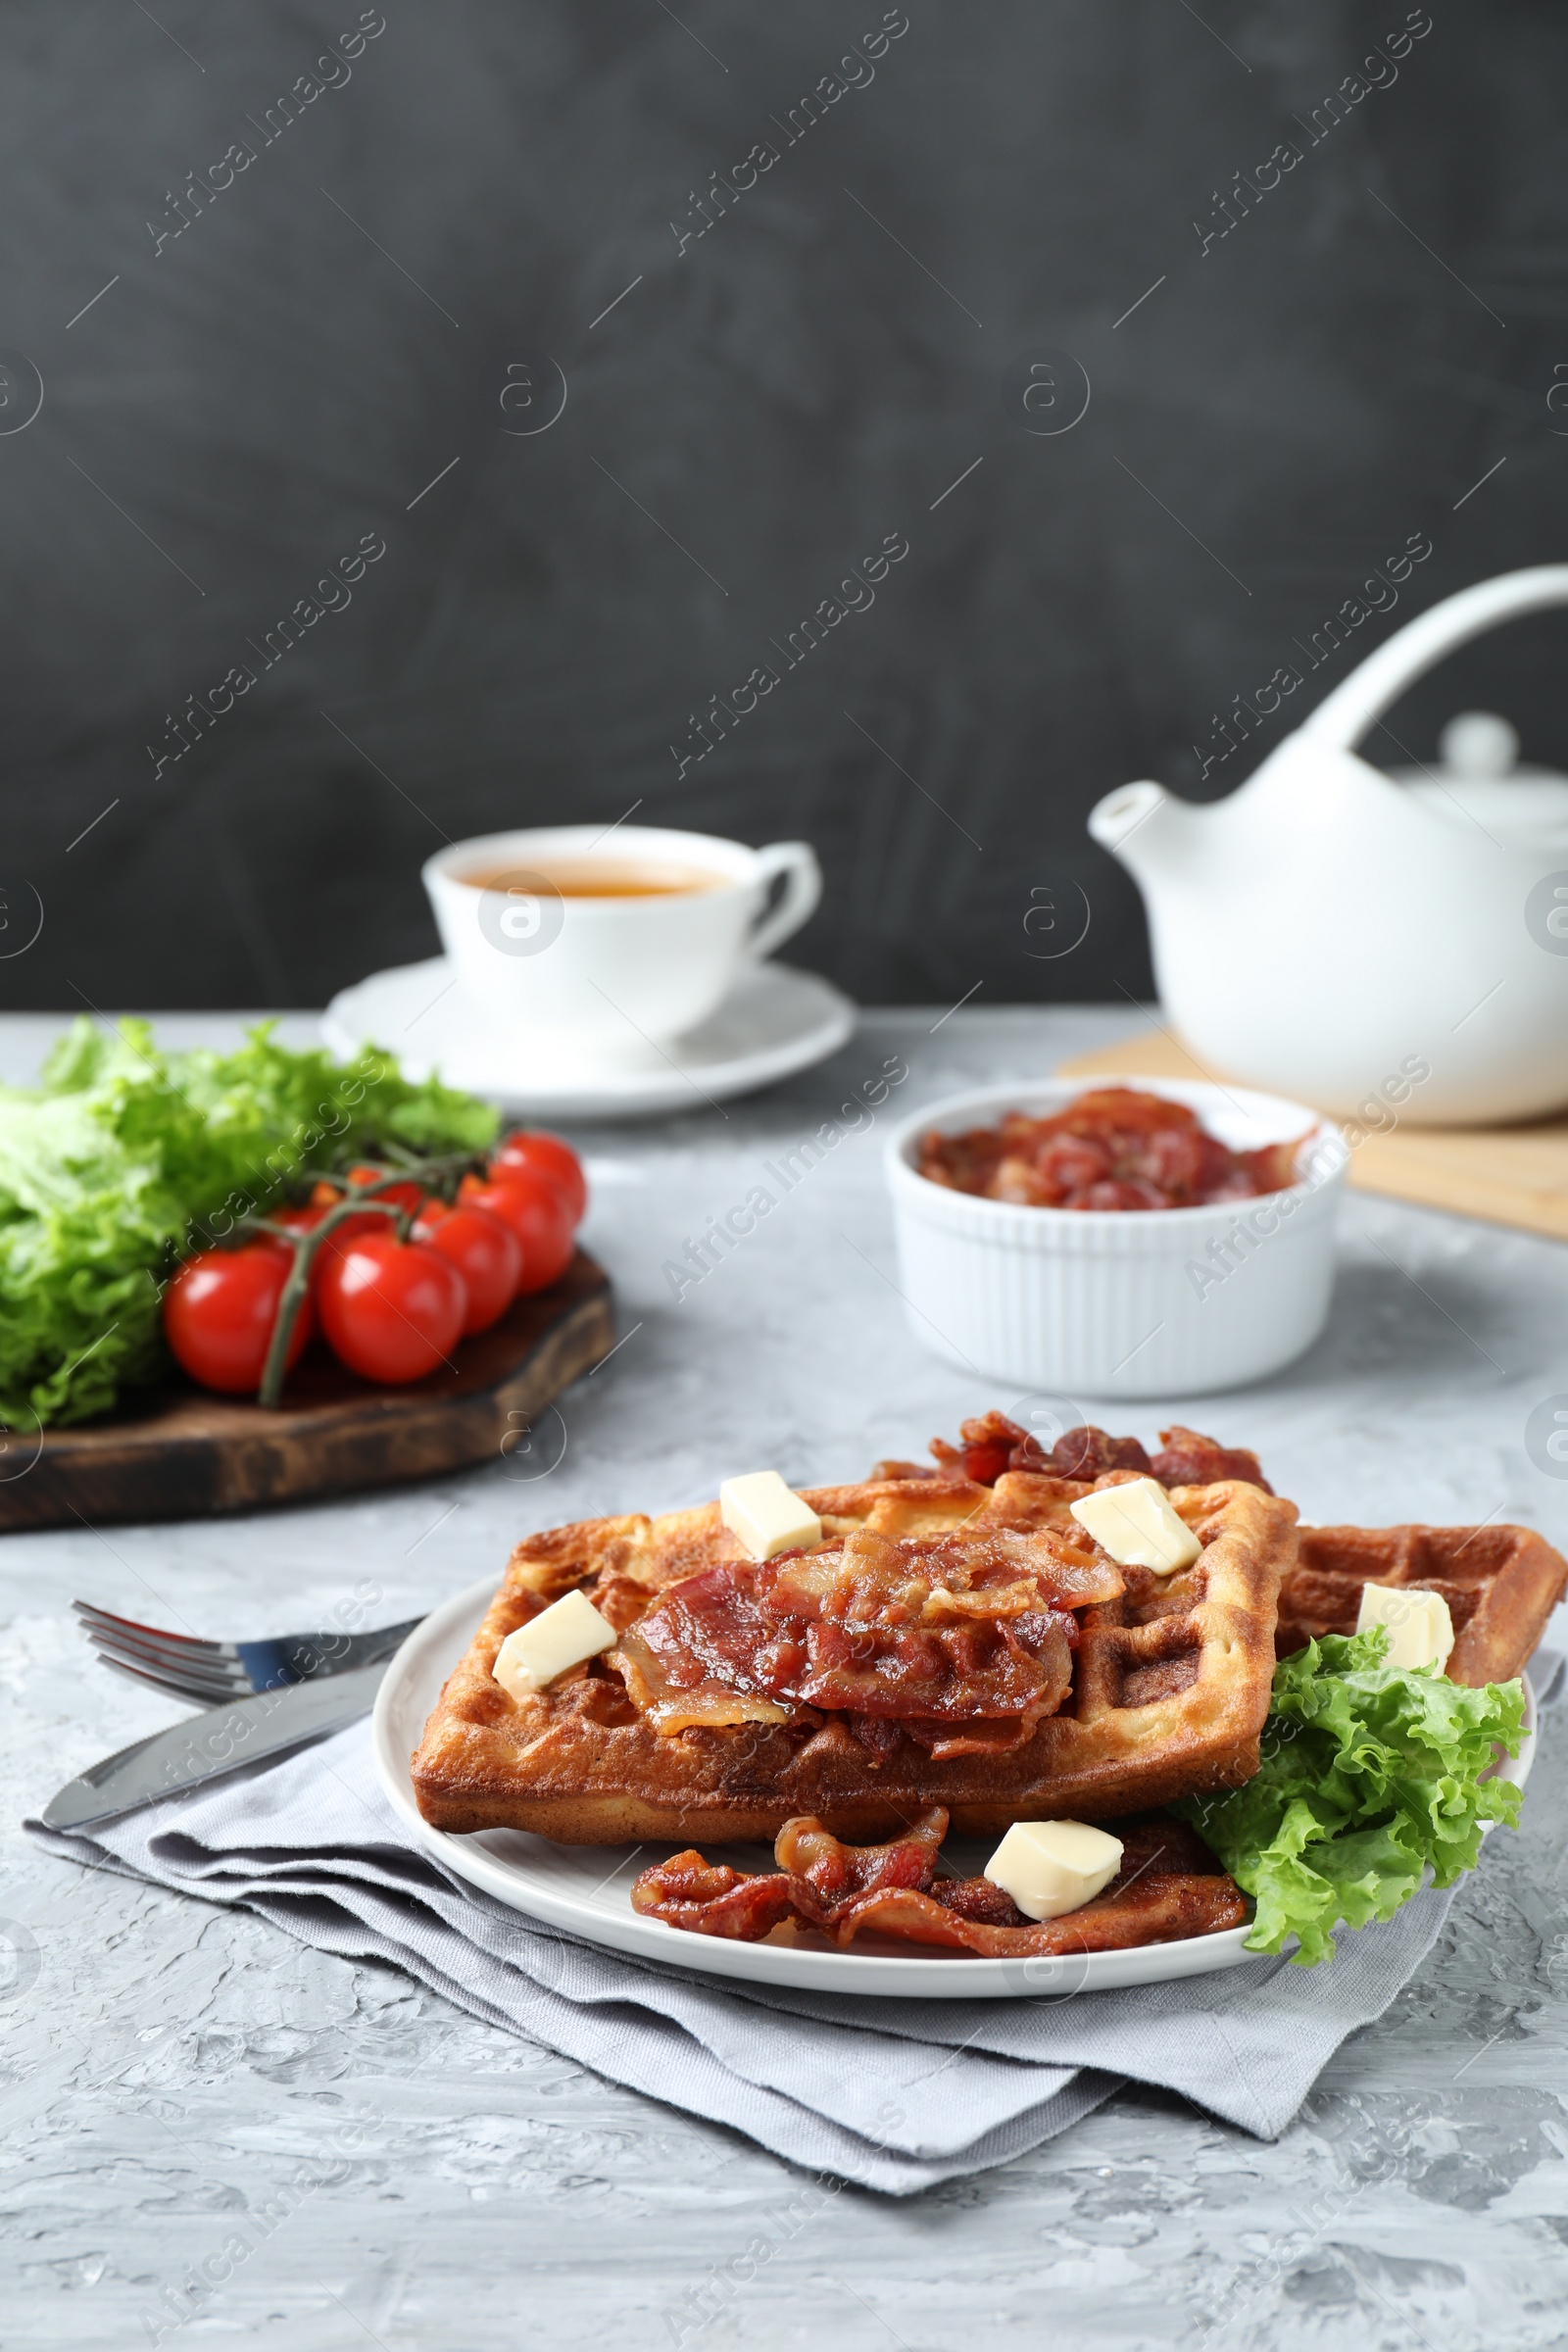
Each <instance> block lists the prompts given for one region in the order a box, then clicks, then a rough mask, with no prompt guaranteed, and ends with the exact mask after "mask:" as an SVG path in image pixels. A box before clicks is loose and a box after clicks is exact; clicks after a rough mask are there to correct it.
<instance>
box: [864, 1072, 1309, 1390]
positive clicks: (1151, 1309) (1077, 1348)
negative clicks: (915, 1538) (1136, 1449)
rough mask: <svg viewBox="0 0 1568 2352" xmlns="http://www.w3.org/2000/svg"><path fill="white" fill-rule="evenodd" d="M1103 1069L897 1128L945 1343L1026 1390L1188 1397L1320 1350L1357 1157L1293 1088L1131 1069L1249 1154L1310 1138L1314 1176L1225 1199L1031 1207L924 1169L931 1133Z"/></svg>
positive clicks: (1303, 1166) (921, 1255)
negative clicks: (1338, 1231) (1150, 1205)
mask: <svg viewBox="0 0 1568 2352" xmlns="http://www.w3.org/2000/svg"><path fill="white" fill-rule="evenodd" d="M1095 1083H1096V1082H1095V1081H1093V1080H1090V1081H1085V1080H1084V1079H1081V1078H1079V1079H1067V1078H1059V1079H1057V1078H1048V1079H1043V1080H1034V1081H1020V1082H1016V1083H1014V1084H1013V1085H1011V1086H988V1087H985V1088H983V1089H981V1090H980V1091H978V1092H976V1093H974V1094H966V1095H950V1096H948V1097H947V1098H946V1099H945V1100H944V1101H942V1102H940V1103H931V1104H930V1105H929V1106H928V1107H927V1108H926V1109H924V1110H921V1111H917V1112H916V1113H915V1114H914V1115H913V1116H912V1117H910V1118H908V1119H907V1120H905V1122H904V1124H903V1125H902V1126H901V1127H900V1128H899V1129H898V1130H897V1132H896V1133H895V1134H894V1135H892V1136H891V1137H890V1138H889V1140H888V1144H887V1149H886V1169H887V1179H888V1185H889V1189H890V1190H891V1192H892V1195H893V1215H894V1223H895V1227H896V1230H897V1235H898V1247H899V1262H900V1266H901V1269H902V1271H901V1277H900V1280H901V1287H902V1289H903V1292H904V1298H905V1302H906V1305H907V1309H908V1319H909V1326H910V1329H911V1330H912V1331H914V1332H915V1333H916V1334H917V1336H918V1337H919V1338H920V1339H922V1340H923V1341H924V1342H925V1343H926V1345H927V1346H928V1347H930V1348H935V1349H936V1351H937V1352H938V1354H940V1355H944V1356H946V1357H948V1358H949V1360H950V1361H951V1362H953V1363H956V1364H961V1365H963V1366H964V1367H965V1368H966V1369H967V1370H969V1371H971V1372H979V1373H984V1374H985V1375H986V1376H987V1377H989V1378H992V1379H997V1380H1002V1381H1005V1382H1007V1383H1009V1384H1010V1385H1012V1386H1014V1387H1016V1388H1018V1389H1021V1390H1025V1391H1050V1392H1054V1393H1056V1394H1061V1395H1067V1396H1071V1397H1081V1396H1089V1397H1174V1396H1187V1395H1202V1394H1206V1393H1207V1392H1208V1391H1209V1390H1212V1389H1230V1388H1237V1387H1240V1386H1241V1385H1242V1384H1243V1383H1244V1382H1247V1381H1252V1380H1261V1379H1263V1378H1265V1377H1266V1375H1267V1374H1268V1373H1270V1372H1277V1371H1278V1370H1279V1368H1280V1366H1281V1365H1282V1364H1288V1363H1290V1362H1291V1361H1292V1359H1293V1358H1294V1357H1296V1356H1298V1355H1299V1354H1300V1353H1301V1351H1302V1350H1303V1348H1309V1347H1310V1346H1311V1344H1312V1342H1313V1341H1314V1340H1315V1339H1316V1338H1317V1335H1318V1333H1319V1332H1320V1331H1321V1330H1322V1328H1323V1325H1324V1322H1325V1320H1326V1318H1327V1315H1328V1309H1329V1294H1330V1291H1331V1289H1332V1286H1333V1280H1334V1218H1335V1212H1336V1209H1337V1208H1338V1205H1339V1199H1340V1194H1341V1192H1342V1191H1343V1189H1344V1184H1345V1172H1346V1168H1347V1166H1348V1160H1349V1152H1348V1146H1347V1145H1346V1142H1345V1138H1344V1136H1343V1135H1342V1134H1341V1132H1340V1130H1339V1128H1338V1127H1336V1126H1335V1125H1334V1124H1333V1122H1332V1121H1329V1120H1325V1119H1324V1118H1322V1117H1321V1116H1320V1114H1319V1113H1318V1112H1317V1111H1315V1110H1311V1109H1309V1108H1307V1106H1306V1105H1305V1104H1304V1103H1291V1102H1287V1101H1286V1100H1285V1099H1284V1098H1283V1097H1282V1096H1279V1095H1260V1094H1253V1093H1251V1092H1250V1091H1248V1090H1246V1089H1243V1088H1240V1087H1221V1086H1206V1085H1201V1084H1198V1083H1196V1082H1193V1083H1189V1082H1187V1081H1185V1080H1181V1079H1174V1078H1118V1079H1115V1080H1105V1081H1103V1083H1104V1084H1107V1085H1109V1084H1115V1085H1123V1086H1129V1087H1135V1088H1138V1089H1140V1090H1141V1091H1144V1092H1147V1093H1149V1094H1154V1095H1164V1096H1167V1097H1168V1098H1169V1099H1170V1100H1172V1101H1174V1102H1177V1103H1186V1104H1188V1106H1189V1107H1190V1108H1191V1109H1193V1110H1195V1111H1196V1112H1197V1113H1198V1115H1199V1117H1200V1119H1201V1121H1202V1123H1203V1125H1204V1126H1205V1127H1206V1128H1207V1129H1208V1130H1209V1132H1210V1134H1212V1135H1217V1136H1218V1137H1219V1138H1220V1140H1221V1142H1222V1143H1226V1144H1229V1145H1230V1146H1231V1148H1232V1149H1233V1150H1236V1151H1242V1150H1250V1149H1253V1148H1255V1147H1256V1146H1257V1145H1259V1144H1273V1143H1282V1142H1285V1141H1287V1140H1289V1139H1290V1138H1291V1137H1293V1136H1298V1135H1300V1136H1304V1137H1305V1138H1306V1141H1305V1142H1304V1143H1303V1146H1302V1149H1301V1152H1300V1154H1299V1159H1298V1163H1297V1164H1298V1166H1299V1169H1300V1172H1301V1181H1300V1182H1299V1183H1297V1184H1295V1185H1292V1186H1291V1187H1290V1188H1289V1189H1288V1190H1287V1191H1285V1192H1280V1193H1268V1194H1264V1195H1261V1196H1260V1197H1259V1198H1258V1199H1257V1200H1255V1201H1225V1202H1223V1203H1222V1204H1221V1205H1219V1206H1216V1207H1212V1208H1165V1209H1158V1208H1156V1209H1134V1210H1124V1209H1065V1208H1026V1207H1021V1206H1015V1205H1014V1204H1013V1203H1011V1202H1010V1201H986V1200H981V1199H978V1198H976V1197H975V1196H974V1195H972V1194H969V1193H956V1192H950V1191H949V1190H948V1188H947V1187H946V1186H945V1185H940V1184H932V1183H931V1182H930V1181H929V1180H928V1179H927V1178H926V1177H924V1176H921V1175H919V1174H917V1172H916V1165H915V1163H916V1160H917V1157H918V1152H919V1142H920V1138H921V1136H922V1135H925V1134H927V1133H928V1132H929V1131H930V1130H931V1129H932V1128H937V1129H939V1130H940V1131H941V1132H942V1133H944V1134H947V1135H957V1134H961V1133H962V1132H963V1131H964V1130H965V1129H966V1128H970V1127H989V1126H993V1125H995V1123H996V1122H997V1120H998V1119H1000V1118H1001V1116H1002V1114H1003V1113H1004V1112H1005V1111H1008V1110H1022V1111H1026V1112H1028V1113H1030V1114H1031V1115H1032V1116H1034V1117H1045V1116H1049V1115H1050V1114H1051V1113H1052V1112H1054V1111H1057V1110H1060V1109H1062V1108H1063V1107H1064V1106H1065V1105H1066V1104H1067V1103H1070V1102H1072V1101H1073V1100H1074V1099H1075V1098H1076V1097H1077V1096H1079V1095H1081V1094H1084V1093H1085V1092H1087V1091H1088V1088H1089V1087H1090V1086H1092V1085H1094V1084H1095Z"/></svg>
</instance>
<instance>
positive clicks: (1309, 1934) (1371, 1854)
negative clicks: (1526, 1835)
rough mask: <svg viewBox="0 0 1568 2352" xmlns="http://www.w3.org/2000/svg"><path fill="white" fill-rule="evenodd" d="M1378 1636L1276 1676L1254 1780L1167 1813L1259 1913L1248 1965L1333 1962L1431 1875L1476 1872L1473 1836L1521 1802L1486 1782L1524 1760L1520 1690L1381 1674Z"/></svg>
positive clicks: (1437, 1880)
mask: <svg viewBox="0 0 1568 2352" xmlns="http://www.w3.org/2000/svg"><path fill="white" fill-rule="evenodd" d="M1387 1647H1388V1633H1387V1630H1386V1628H1384V1627H1382V1626H1372V1627H1369V1628H1368V1630H1367V1631H1366V1632H1365V1633H1364V1634H1350V1635H1340V1634H1325V1635H1324V1636H1323V1638H1322V1640H1321V1641H1318V1642H1308V1643H1307V1645H1306V1647H1305V1648H1304V1649H1300V1650H1298V1651H1297V1652H1296V1653H1295V1655H1294V1656H1292V1657H1289V1658H1284V1659H1282V1660H1281V1661H1280V1663H1279V1665H1278V1666H1277V1667H1276V1668H1275V1670H1274V1690H1273V1696H1272V1701H1271V1705H1270V1710H1269V1716H1268V1721H1267V1723H1266V1724H1265V1725H1264V1727H1263V1737H1262V1742H1261V1744H1262V1755H1263V1761H1262V1765H1261V1768H1260V1769H1259V1771H1258V1772H1257V1773H1256V1774H1255V1775H1254V1777H1253V1778H1252V1779H1251V1780H1250V1781H1249V1782H1247V1783H1246V1784H1245V1786H1244V1787H1242V1788H1240V1789H1232V1790H1230V1791H1229V1792H1228V1793H1226V1794H1225V1795H1222V1796H1200V1797H1188V1798H1187V1799H1185V1800H1184V1801H1183V1802H1182V1803H1181V1804H1178V1805H1176V1806H1174V1807H1173V1808H1172V1810H1173V1811H1174V1812H1177V1813H1180V1814H1181V1815H1182V1816H1183V1817H1184V1818H1185V1819H1186V1820H1188V1821H1190V1822H1191V1823H1192V1824H1193V1827H1194V1828H1195V1829H1196V1830H1198V1831H1199V1833H1200V1834H1201V1836H1202V1837H1203V1838H1205V1839H1206V1840H1207V1842H1208V1843H1209V1845H1211V1846H1212V1847H1213V1849H1214V1852H1215V1853H1216V1854H1217V1855H1218V1856H1219V1858H1220V1860H1221V1861H1222V1862H1223V1863H1224V1865H1225V1868H1226V1869H1227V1870H1228V1871H1229V1872H1230V1874H1231V1876H1232V1878H1233V1879H1234V1880H1235V1881H1236V1883H1237V1885H1238V1886H1239V1887H1242V1888H1243V1889H1244V1891H1245V1892H1247V1893H1248V1894H1250V1895H1251V1896H1252V1897H1253V1899H1254V1901H1255V1903H1256V1906H1257V1913H1256V1917H1255V1919H1254V1921H1253V1923H1252V1930H1251V1933H1250V1936H1248V1938H1247V1946H1248V1949H1249V1951H1254V1952H1277V1951H1280V1950H1281V1949H1282V1948H1283V1947H1284V1945H1285V1943H1286V1941H1287V1939H1288V1938H1289V1937H1290V1936H1297V1937H1299V1943H1300V1948H1299V1951H1297V1952H1296V1953H1294V1954H1293V1955H1292V1956H1293V1958H1295V1959H1297V1960H1299V1961H1300V1962H1302V1963H1303V1964H1304V1965H1306V1966H1307V1967H1311V1966H1312V1965H1313V1964H1314V1963H1315V1962H1317V1961H1319V1960H1324V1959H1331V1958H1332V1957H1333V1952H1334V1939H1333V1930H1334V1928H1335V1926H1336V1925H1337V1924H1338V1923H1339V1922H1340V1921H1342V1920H1343V1921H1344V1922H1345V1924H1346V1925H1347V1926H1348V1927H1352V1928H1359V1927H1364V1926H1365V1925H1366V1923H1367V1922H1368V1920H1373V1919H1392V1918H1393V1916H1394V1914H1395V1912H1396V1911H1397V1909H1398V1908H1399V1906H1400V1904H1401V1903H1405V1902H1408V1901H1409V1899H1410V1897H1411V1895H1412V1894H1414V1893H1415V1892H1416V1891H1417V1889H1418V1888H1419V1887H1420V1886H1421V1884H1422V1881H1423V1878H1424V1876H1425V1873H1426V1872H1427V1871H1428V1870H1430V1871H1431V1873H1432V1880H1433V1884H1434V1885H1435V1886H1437V1887H1449V1886H1451V1885H1452V1884H1453V1881H1454V1880H1455V1879H1456V1878H1457V1877H1458V1876H1459V1874H1460V1872H1461V1871H1465V1870H1471V1869H1473V1868H1474V1866H1475V1862H1476V1859H1477V1856H1478V1855H1479V1853H1480V1851H1481V1832H1482V1825H1483V1823H1485V1822H1489V1821H1502V1822H1506V1823H1508V1824H1509V1825H1510V1827H1511V1826H1512V1825H1513V1824H1514V1822H1515V1821H1516V1820H1517V1818H1518V1813H1519V1790H1518V1789H1516V1788H1514V1787H1513V1786H1512V1784H1511V1783H1510V1782H1507V1781H1500V1780H1490V1781H1484V1780H1483V1779H1482V1777H1481V1776H1482V1774H1483V1773H1485V1772H1487V1771H1488V1770H1489V1769H1490V1767H1491V1765H1492V1763H1493V1761H1494V1759H1495V1753H1496V1748H1497V1746H1498V1745H1501V1746H1502V1747H1504V1748H1506V1750H1507V1752H1508V1754H1509V1755H1510V1756H1513V1755H1517V1754H1518V1752H1519V1742H1520V1738H1521V1728H1520V1727H1521V1725H1522V1722H1523V1718H1524V1692H1523V1689H1522V1687H1521V1685H1520V1684H1518V1683H1516V1682H1514V1683H1489V1684H1488V1685H1487V1687H1486V1688H1485V1689H1484V1690H1481V1691H1470V1690H1466V1688H1465V1687H1464V1685H1463V1684H1461V1683H1450V1682H1449V1681H1448V1680H1447V1678H1446V1676H1445V1675H1443V1674H1440V1673H1439V1672H1437V1670H1436V1669H1435V1668H1430V1667H1426V1668H1421V1669H1419V1670H1417V1671H1413V1672H1406V1671H1405V1670H1404V1669H1402V1668H1400V1667H1397V1666H1389V1665H1386V1664H1385V1663H1384V1653H1385V1651H1386V1649H1387Z"/></svg>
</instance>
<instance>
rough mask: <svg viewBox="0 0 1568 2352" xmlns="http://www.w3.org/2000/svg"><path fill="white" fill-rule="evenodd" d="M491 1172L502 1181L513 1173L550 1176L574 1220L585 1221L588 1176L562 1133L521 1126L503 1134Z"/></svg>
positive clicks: (578, 1222) (576, 1222)
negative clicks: (506, 1134) (560, 1134)
mask: <svg viewBox="0 0 1568 2352" xmlns="http://www.w3.org/2000/svg"><path fill="white" fill-rule="evenodd" d="M490 1173H491V1175H492V1176H496V1177H499V1178H501V1179H502V1180H503V1181H510V1179H511V1178H512V1177H514V1176H543V1177H545V1178H547V1179H548V1181H549V1182H550V1183H552V1184H554V1185H557V1186H558V1187H559V1188H560V1191H561V1194H562V1197H563V1199H564V1201H565V1203H566V1206H567V1207H568V1208H569V1209H570V1211H571V1221H572V1224H573V1225H580V1224H581V1223H582V1221H583V1216H584V1214H585V1212H586V1210H587V1207H588V1179H587V1178H586V1177H585V1176H584V1174H583V1172H582V1161H581V1160H580V1159H579V1158H578V1157H577V1154H576V1152H574V1151H573V1150H572V1148H571V1146H570V1145H569V1144H567V1143H564V1142H563V1141H562V1139H561V1137H560V1136H559V1135H550V1134H547V1132H546V1131H545V1129H544V1128H542V1127H535V1128H524V1127H519V1128H518V1130H517V1132H516V1134H515V1135H509V1136H505V1137H503V1139H502V1141H501V1144H500V1146H499V1148H498V1150H497V1152H496V1154H495V1156H494V1158H493V1159H492V1160H491V1162H490Z"/></svg>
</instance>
